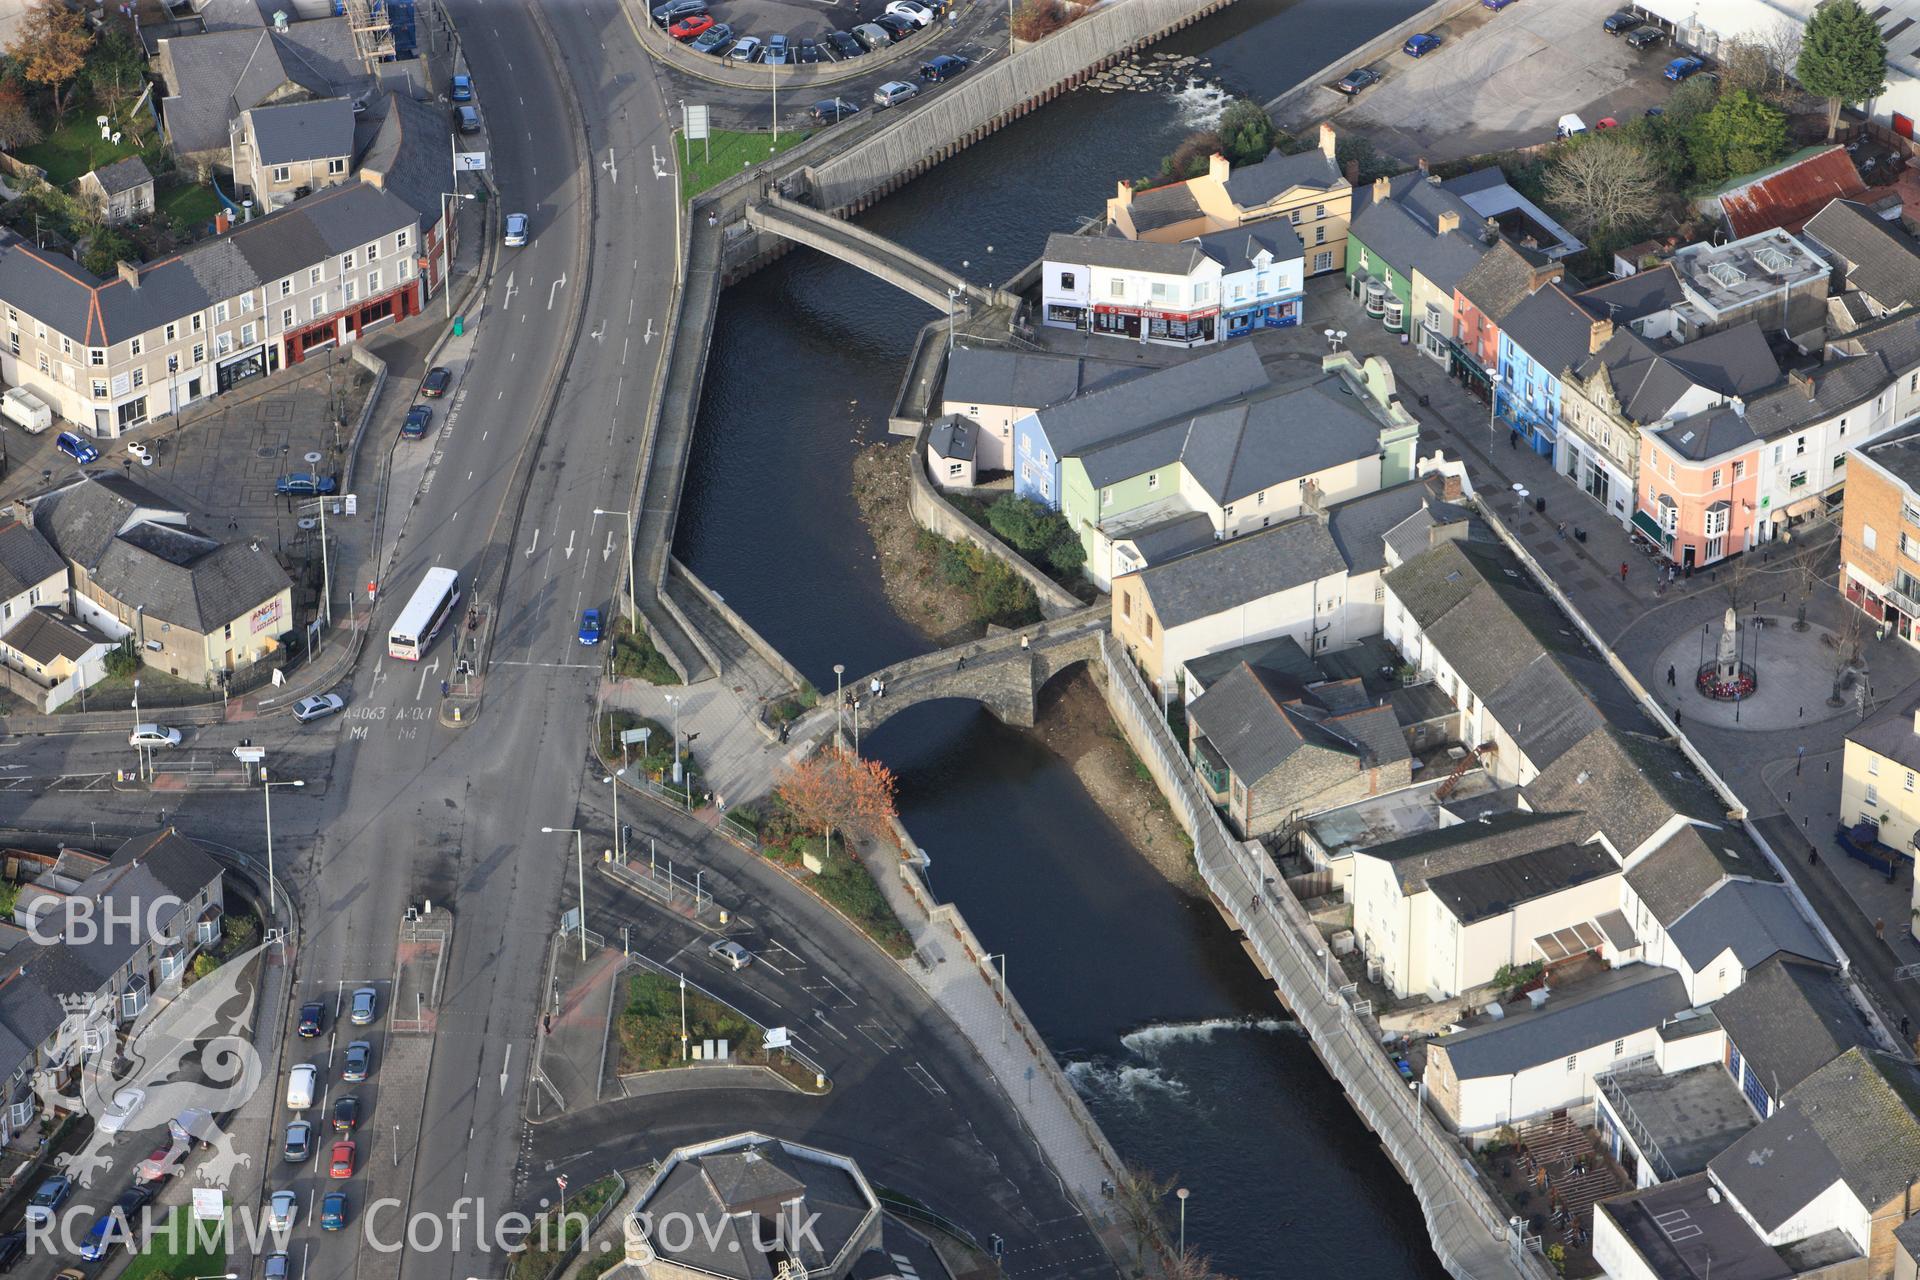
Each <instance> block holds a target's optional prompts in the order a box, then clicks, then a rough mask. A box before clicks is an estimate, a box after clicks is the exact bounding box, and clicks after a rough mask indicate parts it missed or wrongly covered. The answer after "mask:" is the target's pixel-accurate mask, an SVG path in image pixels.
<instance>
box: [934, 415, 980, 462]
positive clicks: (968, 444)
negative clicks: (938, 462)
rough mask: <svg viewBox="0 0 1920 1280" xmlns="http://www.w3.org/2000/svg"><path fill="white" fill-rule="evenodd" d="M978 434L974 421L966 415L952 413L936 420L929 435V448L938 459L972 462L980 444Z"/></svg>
mask: <svg viewBox="0 0 1920 1280" xmlns="http://www.w3.org/2000/svg"><path fill="white" fill-rule="evenodd" d="M977 432H978V428H977V427H976V425H975V423H974V421H973V419H971V418H969V417H967V416H966V415H965V414H959V413H950V414H948V415H946V416H945V417H944V418H938V419H935V420H934V424H933V429H932V430H931V431H929V432H928V433H927V447H928V448H929V449H931V450H933V452H934V454H935V455H936V456H937V457H942V458H954V459H963V460H968V461H971V460H972V458H973V451H974V446H975V445H976V444H977V443H978V439H977Z"/></svg>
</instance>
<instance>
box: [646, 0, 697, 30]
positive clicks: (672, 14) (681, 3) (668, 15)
mask: <svg viewBox="0 0 1920 1280" xmlns="http://www.w3.org/2000/svg"><path fill="white" fill-rule="evenodd" d="M706 11H707V0H667V3H665V4H663V5H659V6H657V7H655V9H654V10H653V21H654V25H656V26H661V27H670V26H672V25H673V24H674V23H676V22H678V21H680V19H682V18H690V17H692V16H693V15H694V14H696V13H705V12H706Z"/></svg>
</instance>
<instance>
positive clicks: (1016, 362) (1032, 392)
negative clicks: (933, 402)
mask: <svg viewBox="0 0 1920 1280" xmlns="http://www.w3.org/2000/svg"><path fill="white" fill-rule="evenodd" d="M1146 372H1148V370H1145V369H1142V368H1140V367H1139V366H1137V365H1127V364H1117V363H1114V362H1111V361H1106V360H1093V359H1088V358H1086V357H1084V356H1061V355H1054V354H1052V353H1050V352H1045V351H1014V350H1011V349H1009V348H1005V347H970V346H968V345H967V344H966V343H964V342H962V343H961V344H960V345H959V346H957V347H955V348H954V349H953V354H952V355H951V356H949V357H948V358H947V374H946V380H945V381H944V382H943V383H942V385H941V388H940V396H941V398H942V399H944V400H948V401H952V402H954V403H957V404H967V405H976V404H992V405H1009V406H1012V407H1015V408H1022V409H1045V408H1049V407H1051V406H1053V405H1056V404H1062V403H1064V402H1065V401H1068V400H1071V399H1073V398H1074V397H1075V396H1078V395H1086V394H1088V393H1089V392H1092V391H1096V390H1099V389H1100V388H1102V387H1106V386H1111V385H1115V384H1118V383H1120V382H1124V381H1126V380H1128V379H1130V378H1134V377H1138V376H1140V375H1141V374H1143V373H1146Z"/></svg>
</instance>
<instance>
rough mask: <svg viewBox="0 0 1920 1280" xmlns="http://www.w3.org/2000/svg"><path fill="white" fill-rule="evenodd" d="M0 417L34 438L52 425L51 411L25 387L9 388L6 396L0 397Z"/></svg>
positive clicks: (44, 402) (45, 403)
mask: <svg viewBox="0 0 1920 1280" xmlns="http://www.w3.org/2000/svg"><path fill="white" fill-rule="evenodd" d="M0 417H4V418H6V419H7V421H9V422H11V423H13V424H14V425H15V426H18V427H19V428H20V429H21V430H22V431H25V432H26V433H27V434H28V435H34V436H37V435H39V434H40V433H41V432H42V431H45V430H46V429H47V428H48V427H50V426H52V425H53V410H52V409H49V408H48V407H47V402H46V401H45V400H42V399H41V398H40V397H39V396H37V395H35V394H33V392H31V391H29V390H27V389H26V388H25V387H13V388H10V389H9V390H8V391H7V394H6V395H4V396H0Z"/></svg>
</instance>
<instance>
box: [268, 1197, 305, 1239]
mask: <svg viewBox="0 0 1920 1280" xmlns="http://www.w3.org/2000/svg"><path fill="white" fill-rule="evenodd" d="M299 1212H300V1197H299V1196H297V1195H295V1194H294V1193H293V1192H291V1191H276V1192H274V1193H273V1198H272V1199H270V1200H268V1201H267V1223H268V1225H269V1226H270V1227H271V1228H272V1229H273V1230H275V1231H291V1230H293V1220H294V1218H295V1217H296V1216H298V1214H299Z"/></svg>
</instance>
